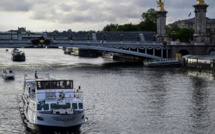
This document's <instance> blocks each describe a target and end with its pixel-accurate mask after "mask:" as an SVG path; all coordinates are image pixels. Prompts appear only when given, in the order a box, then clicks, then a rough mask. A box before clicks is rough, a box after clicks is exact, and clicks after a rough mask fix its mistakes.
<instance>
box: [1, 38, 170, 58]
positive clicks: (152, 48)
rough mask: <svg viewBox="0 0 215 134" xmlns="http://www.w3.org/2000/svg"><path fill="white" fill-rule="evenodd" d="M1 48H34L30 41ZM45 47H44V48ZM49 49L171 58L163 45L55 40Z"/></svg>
mask: <svg viewBox="0 0 215 134" xmlns="http://www.w3.org/2000/svg"><path fill="white" fill-rule="evenodd" d="M0 47H1V48H15V47H17V48H31V47H34V46H33V45H32V44H31V41H30V40H26V41H13V40H11V41H0ZM43 47H44V46H43ZM49 47H69V48H72V47H74V48H79V49H87V50H97V51H107V52H113V53H121V54H126V55H131V56H137V57H141V58H150V59H161V58H168V57H169V49H170V47H169V46H168V45H166V46H164V45H163V44H162V43H155V42H151V43H146V42H123V41H121V42H98V41H73V40H64V41H62V40H54V41H52V43H51V44H50V45H49Z"/></svg>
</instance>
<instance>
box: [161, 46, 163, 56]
mask: <svg viewBox="0 0 215 134" xmlns="http://www.w3.org/2000/svg"><path fill="white" fill-rule="evenodd" d="M161 58H163V48H161Z"/></svg>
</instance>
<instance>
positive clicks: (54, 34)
mask: <svg viewBox="0 0 215 134" xmlns="http://www.w3.org/2000/svg"><path fill="white" fill-rule="evenodd" d="M53 36H54V40H55V36H56V33H55V32H54V33H53Z"/></svg>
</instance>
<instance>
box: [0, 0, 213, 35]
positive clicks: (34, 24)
mask: <svg viewBox="0 0 215 134" xmlns="http://www.w3.org/2000/svg"><path fill="white" fill-rule="evenodd" d="M205 2H206V4H208V5H209V7H208V12H207V17H209V18H215V0H205ZM195 3H196V0H165V9H166V10H167V11H168V14H167V24H169V23H172V22H174V21H176V20H182V19H189V18H192V17H194V8H193V5H194V4H195ZM150 8H154V9H156V10H157V3H156V0H1V1H0V18H1V20H0V31H8V30H10V29H14V30H15V29H17V28H18V27H26V29H27V30H31V31H41V32H42V31H53V30H55V29H56V30H59V31H64V30H68V29H72V30H73V31H87V30H96V31H97V30H102V29H103V27H104V26H106V25H107V24H110V23H117V24H126V23H133V24H138V23H139V22H140V21H141V14H142V13H143V12H146V11H147V10H148V9H150ZM190 12H192V14H191V16H190V17H188V14H189V13H190Z"/></svg>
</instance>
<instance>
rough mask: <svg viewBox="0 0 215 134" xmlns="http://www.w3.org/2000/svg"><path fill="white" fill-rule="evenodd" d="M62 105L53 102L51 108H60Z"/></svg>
mask: <svg viewBox="0 0 215 134" xmlns="http://www.w3.org/2000/svg"><path fill="white" fill-rule="evenodd" d="M59 108H60V107H59V105H58V104H56V103H52V104H51V109H59Z"/></svg>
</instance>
